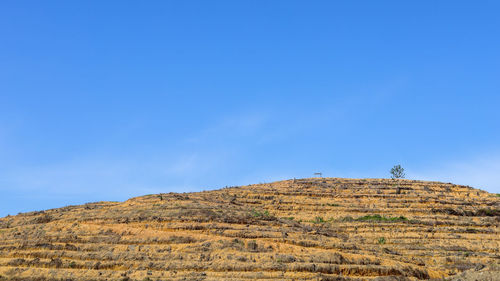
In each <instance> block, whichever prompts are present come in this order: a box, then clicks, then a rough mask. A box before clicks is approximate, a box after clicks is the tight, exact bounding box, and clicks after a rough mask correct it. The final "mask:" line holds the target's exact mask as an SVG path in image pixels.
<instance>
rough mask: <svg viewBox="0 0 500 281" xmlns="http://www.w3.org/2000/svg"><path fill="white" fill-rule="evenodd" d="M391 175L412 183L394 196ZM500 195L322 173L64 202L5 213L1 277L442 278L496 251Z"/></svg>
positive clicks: (0, 228) (0, 227) (0, 232)
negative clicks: (76, 203) (313, 176)
mask: <svg viewBox="0 0 500 281" xmlns="http://www.w3.org/2000/svg"><path fill="white" fill-rule="evenodd" d="M395 183H398V185H399V186H401V188H402V189H403V190H405V191H407V190H412V192H411V193H410V192H405V193H402V194H400V195H399V196H394V189H393V187H394V184H395ZM450 191H453V192H450ZM499 200H500V199H499V197H497V196H496V195H491V194H487V193H485V192H482V191H479V190H477V189H473V188H470V187H462V186H455V185H451V184H444V183H436V182H420V181H406V180H405V181H397V180H395V179H391V180H389V179H387V180H349V179H330V178H322V179H296V180H295V181H292V180H290V181H283V182H276V183H265V184H262V185H252V186H245V187H238V188H237V187H231V188H227V189H223V190H215V191H208V192H199V193H190V194H175V193H168V194H166V193H162V194H160V195H147V196H142V197H137V198H132V199H130V200H128V201H126V202H123V203H120V202H99V203H88V204H85V205H81V206H68V207H64V208H61V209H53V210H47V211H41V212H30V213H23V214H20V215H18V216H10V217H5V218H0V275H1V276H3V277H4V278H5V279H6V280H9V281H13V280H28V279H29V280H39V281H41V280H54V281H55V280H57V281H61V280H83V281H90V280H95V281H98V280H99V281H100V280H106V279H107V280H122V279H125V280H135V281H137V280H200V281H201V280H230V279H231V280H318V279H319V280H364V279H365V278H367V279H370V280H371V278H374V277H376V276H394V278H399V279H401V280H414V279H415V280H418V279H435V280H437V279H442V277H445V276H448V275H452V274H455V273H457V272H459V271H460V270H465V269H469V268H475V266H476V265H478V264H485V265H486V264H490V263H492V262H495V261H496V260H497V257H498V256H499V255H500V250H499V249H498V243H499V242H500V238H499V237H498V231H497V229H498V228H499V224H500V220H499V218H500V212H499V210H498V207H497V206H498V204H499V202H500V201H499ZM337 203H338V204H337ZM340 205H341V207H340ZM410 218H411V219H410ZM478 241H481V242H480V243H478ZM416 253H418V254H416ZM403 265H404V266H403ZM25 276H31V277H33V278H28V279H26V278H25V279H23V278H24V277H25ZM0 280H1V279H0Z"/></svg>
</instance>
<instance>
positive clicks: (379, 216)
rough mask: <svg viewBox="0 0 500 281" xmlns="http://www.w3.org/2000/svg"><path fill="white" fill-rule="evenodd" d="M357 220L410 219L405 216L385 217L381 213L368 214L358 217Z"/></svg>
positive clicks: (392, 220)
mask: <svg viewBox="0 0 500 281" xmlns="http://www.w3.org/2000/svg"><path fill="white" fill-rule="evenodd" d="M356 221H379V222H400V221H408V219H407V218H406V217H404V216H399V217H383V216H381V215H366V216H362V217H359V218H357V219H356Z"/></svg>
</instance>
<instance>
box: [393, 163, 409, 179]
mask: <svg viewBox="0 0 500 281" xmlns="http://www.w3.org/2000/svg"><path fill="white" fill-rule="evenodd" d="M405 176H406V175H405V169H403V167H401V165H396V166H394V167H392V169H391V178H392V179H394V180H395V179H404V178H405Z"/></svg>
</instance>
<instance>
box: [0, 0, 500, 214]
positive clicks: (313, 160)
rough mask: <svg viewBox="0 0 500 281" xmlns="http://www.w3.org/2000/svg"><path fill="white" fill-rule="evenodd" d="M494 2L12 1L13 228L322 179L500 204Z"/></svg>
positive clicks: (3, 186)
mask: <svg viewBox="0 0 500 281" xmlns="http://www.w3.org/2000/svg"><path fill="white" fill-rule="evenodd" d="M499 13H500V4H499V2H498V1H288V0H287V1H133V2H132V1H2V2H1V3H0V40H1V41H0V193H1V196H0V216H4V215H7V214H17V213H18V212H25V211H30V210H40V209H46V208H52V207H61V206H64V205H70V204H80V203H85V202H91V201H101V200H125V199H127V198H129V197H132V196H137V195H142V194H148V193H158V192H169V191H179V192H182V191H197V190H205V189H213V188H219V187H223V186H226V185H241V184H250V183H258V182H268V181H273V180H279V179H287V178H293V177H297V178H300V177H309V176H312V174H313V173H314V172H323V174H324V175H325V176H332V177H388V176H389V173H388V171H389V169H390V168H391V167H392V166H393V165H394V164H398V163H400V164H401V165H403V167H405V168H406V170H407V174H408V177H409V178H413V179H427V180H441V181H446V182H454V183H458V184H467V185H471V186H474V187H477V188H481V189H484V190H488V191H490V192H500V113H499V112H500V110H499V108H500V51H499V50H500V36H499V27H500V17H499V16H498V15H499Z"/></svg>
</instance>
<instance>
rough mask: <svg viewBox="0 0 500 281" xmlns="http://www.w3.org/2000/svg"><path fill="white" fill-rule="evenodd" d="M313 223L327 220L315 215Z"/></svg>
mask: <svg viewBox="0 0 500 281" xmlns="http://www.w3.org/2000/svg"><path fill="white" fill-rule="evenodd" d="M312 222H313V223H325V222H326V221H325V220H324V219H323V217H319V216H318V217H315V218H314V220H313V221H312Z"/></svg>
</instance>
